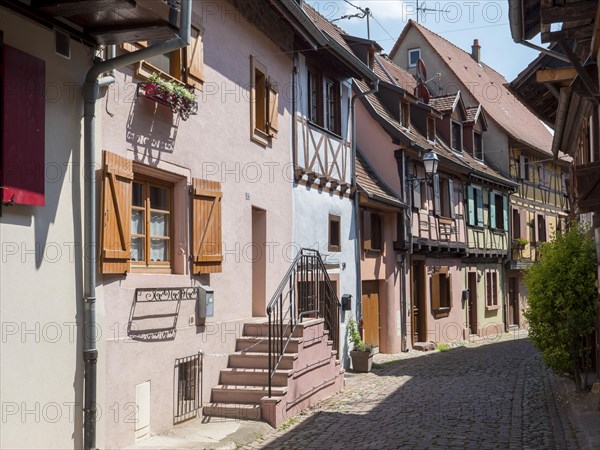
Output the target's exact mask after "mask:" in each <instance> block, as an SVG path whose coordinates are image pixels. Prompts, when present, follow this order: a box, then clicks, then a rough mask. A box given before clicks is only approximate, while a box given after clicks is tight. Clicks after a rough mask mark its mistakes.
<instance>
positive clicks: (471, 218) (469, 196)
mask: <svg viewBox="0 0 600 450" xmlns="http://www.w3.org/2000/svg"><path fill="white" fill-rule="evenodd" d="M467 209H468V211H469V219H468V224H469V225H471V226H473V225H475V198H474V195H473V186H467Z"/></svg>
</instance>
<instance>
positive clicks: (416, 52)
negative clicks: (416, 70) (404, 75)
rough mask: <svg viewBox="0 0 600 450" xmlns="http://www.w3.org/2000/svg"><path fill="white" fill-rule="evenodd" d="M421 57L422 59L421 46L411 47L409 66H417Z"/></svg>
mask: <svg viewBox="0 0 600 450" xmlns="http://www.w3.org/2000/svg"><path fill="white" fill-rule="evenodd" d="M419 59H421V49H420V48H411V49H409V50H408V67H417V63H418V62H419Z"/></svg>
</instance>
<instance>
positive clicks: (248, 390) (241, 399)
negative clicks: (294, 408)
mask: <svg viewBox="0 0 600 450" xmlns="http://www.w3.org/2000/svg"><path fill="white" fill-rule="evenodd" d="M286 392H287V386H273V387H272V388H271V394H272V395H273V396H274V397H280V396H282V395H285V394H286ZM267 395H269V388H268V387H267V386H238V385H231V384H228V385H218V386H215V387H214V388H212V397H211V398H212V401H213V402H214V403H241V404H259V403H260V399H261V398H263V397H265V396H267Z"/></svg>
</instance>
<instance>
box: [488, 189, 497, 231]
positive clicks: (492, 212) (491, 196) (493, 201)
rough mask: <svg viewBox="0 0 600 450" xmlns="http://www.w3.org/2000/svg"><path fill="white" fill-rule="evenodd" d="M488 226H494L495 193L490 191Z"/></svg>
mask: <svg viewBox="0 0 600 450" xmlns="http://www.w3.org/2000/svg"><path fill="white" fill-rule="evenodd" d="M489 198H490V227H491V228H496V193H495V192H493V191H490V196H489Z"/></svg>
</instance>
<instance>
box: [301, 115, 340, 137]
mask: <svg viewBox="0 0 600 450" xmlns="http://www.w3.org/2000/svg"><path fill="white" fill-rule="evenodd" d="M307 122H308V124H309V125H310V126H312V127H314V128H316V129H318V130H319V131H322V132H323V133H325V134H328V135H329V136H331V137H333V138H336V139H340V140H342V139H343V138H342V136H340V135H339V134H337V133H336V132H335V131H331V130H328V129H327V128H325V127H324V126H322V125H319V124H318V123H316V122H313V121H312V120H310V119H307Z"/></svg>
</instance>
